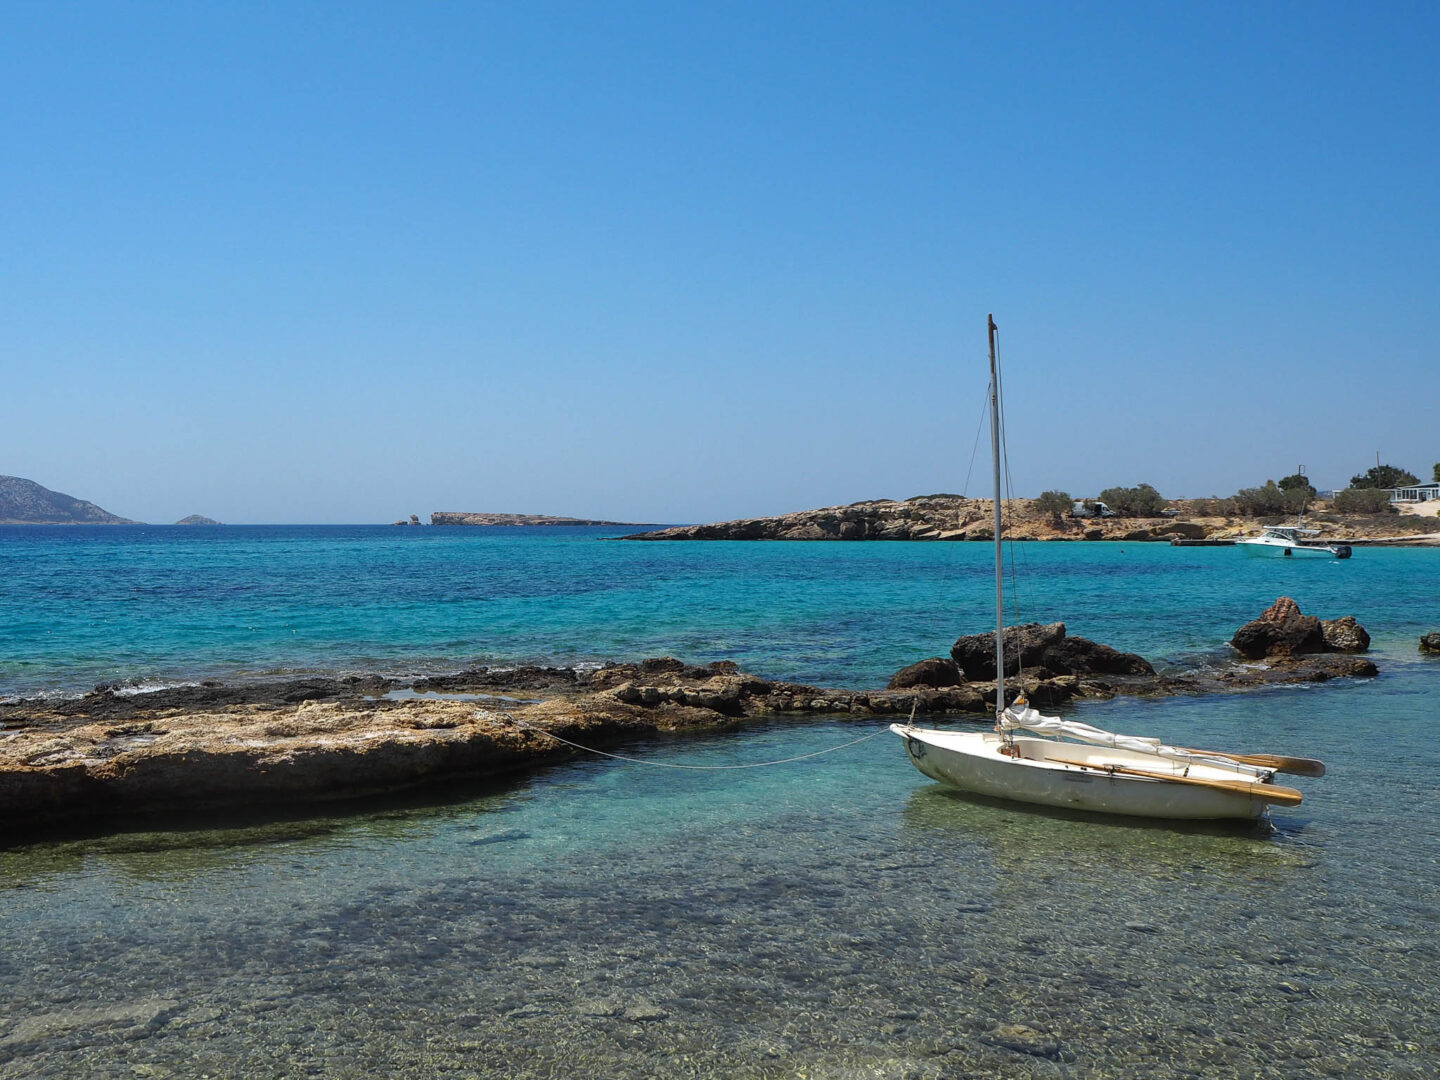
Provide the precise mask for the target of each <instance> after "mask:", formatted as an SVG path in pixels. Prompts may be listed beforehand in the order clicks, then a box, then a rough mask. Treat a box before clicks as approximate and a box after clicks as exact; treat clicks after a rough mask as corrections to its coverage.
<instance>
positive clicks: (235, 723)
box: [0, 598, 1377, 840]
mask: <svg viewBox="0 0 1440 1080" xmlns="http://www.w3.org/2000/svg"><path fill="white" fill-rule="evenodd" d="M1285 604H1286V602H1285V601H1284V598H1282V600H1281V601H1277V607H1276V608H1272V609H1271V611H1269V612H1267V613H1266V615H1264V616H1262V618H1261V619H1260V620H1257V623H1265V625H1266V626H1268V627H1269V628H1270V629H1269V630H1268V631H1265V633H1267V634H1268V637H1266V639H1265V642H1264V644H1263V645H1255V641H1257V640H1258V639H1257V638H1256V636H1255V635H1256V633H1259V632H1258V631H1257V632H1252V633H1251V634H1250V636H1249V637H1246V636H1245V634H1246V630H1245V628H1242V631H1241V632H1240V633H1238V634H1237V640H1239V641H1240V643H1242V644H1244V643H1246V642H1249V643H1250V644H1251V646H1252V647H1251V650H1250V651H1251V652H1252V653H1253V652H1254V651H1255V649H1256V648H1259V649H1260V654H1261V655H1263V656H1264V658H1265V659H1264V662H1263V663H1257V662H1254V661H1251V660H1229V661H1220V662H1217V663H1215V664H1213V665H1210V666H1206V667H1203V668H1196V669H1194V670H1187V671H1171V672H1158V673H1157V672H1156V671H1155V670H1154V668H1153V667H1152V666H1151V665H1150V664H1149V663H1148V662H1147V661H1145V660H1144V659H1143V658H1141V657H1138V656H1135V655H1134V654H1130V653H1120V652H1117V651H1116V650H1113V649H1110V648H1108V647H1107V646H1104V645H1098V644H1096V643H1094V642H1088V641H1086V640H1085V639H1083V638H1074V637H1069V636H1067V635H1066V634H1065V628H1064V626H1063V624H1060V623H1054V624H1050V625H1049V626H1043V627H1042V626H1035V625H1032V626H1026V627H1015V628H1013V633H1014V635H1015V637H1014V639H1013V641H1012V640H1011V637H1010V635H1011V633H1012V630H1010V629H1007V646H1011V647H1012V652H1011V655H1012V656H1013V657H1014V658H1015V661H1014V668H1013V670H1011V666H1010V665H1008V664H1007V689H1009V690H1011V691H1012V692H1013V691H1023V692H1025V693H1026V694H1027V695H1028V696H1029V697H1030V699H1031V700H1032V701H1034V702H1035V703H1037V704H1041V705H1046V706H1054V705H1058V704H1061V703H1063V702H1065V701H1068V700H1071V699H1074V698H1106V697H1113V696H1115V695H1117V694H1135V695H1152V696H1159V695H1170V694H1198V693H1214V692H1226V691H1235V690H1244V689H1249V688H1254V687H1263V686H1270V685H1275V684H1281V683H1299V682H1322V681H1326V680H1329V679H1334V678H1342V677H1368V676H1373V675H1375V674H1376V673H1377V672H1376V667H1375V665H1374V664H1373V663H1372V662H1371V661H1369V660H1367V659H1365V658H1364V657H1361V656H1358V655H1355V653H1356V652H1358V651H1360V650H1362V649H1363V647H1364V645H1363V644H1361V643H1360V638H1359V637H1358V636H1357V635H1356V634H1355V633H1354V630H1355V629H1356V628H1355V626H1354V622H1353V620H1349V622H1348V624H1347V623H1346V621H1345V620H1335V621H1334V622H1335V624H1337V625H1341V626H1342V627H1343V628H1344V629H1345V630H1346V632H1347V633H1348V635H1349V636H1348V637H1344V638H1343V641H1341V639H1340V638H1336V639H1335V640H1336V641H1340V642H1341V643H1340V644H1339V645H1332V644H1331V643H1327V640H1326V637H1325V632H1324V630H1323V629H1322V630H1321V632H1320V634H1319V636H1318V638H1317V637H1316V635H1315V633H1314V632H1313V631H1314V626H1312V621H1313V622H1314V624H1315V625H1320V624H1319V621H1318V620H1313V617H1309V616H1302V615H1300V614H1299V612H1298V609H1293V602H1289V606H1288V607H1287V606H1285ZM1292 609H1293V610H1292ZM1267 620H1268V622H1267ZM1250 625H1251V626H1254V624H1250ZM1327 625H1328V624H1327ZM1359 634H1360V635H1363V634H1364V630H1363V628H1359ZM987 639H988V640H987ZM1365 642H1366V643H1368V637H1367V638H1365ZM993 644H994V638H993V634H992V635H985V634H980V635H972V636H969V637H964V638H961V639H959V641H957V642H956V643H955V646H954V648H953V649H952V652H951V656H950V657H949V658H941V657H936V658H931V659H930V660H926V661H922V662H920V663H919V664H916V665H911V667H909V668H906V669H904V670H903V671H901V672H898V673H897V674H896V676H895V677H894V678H893V679H892V680H891V681H890V685H889V686H888V687H887V688H886V689H883V690H848V689H833V688H823V687H816V686H809V685H804V684H799V683H790V682H782V681H774V680H768V679H763V678H759V677H757V676H754V675H750V674H747V673H745V672H742V671H740V670H739V669H738V668H737V667H736V666H735V665H734V664H733V663H730V662H728V661H722V662H718V663H712V664H707V665H701V666H695V665H687V664H684V663H682V662H681V661H679V660H676V659H673V658H670V657H665V658H659V659H653V660H646V661H644V662H642V663H638V664H632V663H626V664H610V665H606V666H604V667H601V668H599V669H597V670H593V671H584V670H574V669H570V668H537V667H524V668H517V669H509V670H504V671H498V670H497V671H492V670H488V669H485V668H475V669H472V670H468V671H463V672H459V673H456V674H454V675H449V676H445V677H437V678H429V679H422V680H418V681H413V682H411V683H410V684H409V685H408V686H407V685H404V684H402V683H399V682H397V681H395V680H389V679H384V678H380V677H378V676H370V677H348V678H313V679H297V680H286V681H277V682H266V683H247V684H224V683H218V682H210V683H204V684H201V685H197V686H185V687H176V688H172V689H166V690H159V691H154V692H151V693H139V694H126V693H123V692H117V690H116V689H115V688H113V687H98V688H96V690H94V691H93V692H91V693H89V694H87V695H85V696H84V697H80V698H76V699H72V700H68V701H49V702H47V701H20V702H11V703H7V704H0V820H4V821H5V822H6V823H7V825H8V827H9V828H8V835H9V836H10V838H11V839H12V840H23V838H24V835H25V833H26V831H27V830H31V831H33V830H34V829H35V828H37V827H41V826H46V825H50V824H54V823H73V822H79V821H90V822H100V823H109V822H113V821H117V820H119V819H123V818H125V817H128V816H133V815H142V814H156V813H160V814H170V813H181V812H190V811H193V810H197V809H215V808H231V807H245V806H265V807H277V806H281V805H296V804H306V803H316V802H323V801H332V800H340V799H351V798H357V797H363V796H370V795H378V794H383V793H388V792H394V791H398V790H402V789H406V788H414V787H418V786H422V785H426V784H433V783H438V782H443V781H449V780H458V779H465V780H485V779H493V778H500V777H504V776H507V775H510V774H515V773H521V772H525V771H529V770H533V769H535V768H539V767H542V766H545V765H547V764H550V763H553V762H557V761H561V760H565V759H568V758H570V757H573V756H574V755H575V754H576V753H577V752H578V751H576V750H575V749H573V748H572V747H570V746H568V745H566V744H565V743H562V742H558V741H556V740H555V739H552V738H550V737H549V736H548V735H547V734H546V733H547V732H548V733H551V734H553V735H555V736H558V737H559V738H560V739H564V740H567V741H568V742H573V743H579V744H581V745H583V746H586V747H594V748H597V749H604V748H607V747H614V746H617V745H620V744H623V743H626V742H633V741H635V740H643V739H647V738H653V737H656V736H660V735H664V734H668V733H684V732H713V731H717V730H726V729H740V728H743V727H745V726H746V725H747V724H752V723H759V722H763V723H771V722H773V721H774V720H775V719H776V718H784V717H804V716H814V715H843V716H845V717H847V718H850V719H855V720H874V719H880V718H887V719H888V718H892V717H897V716H904V715H907V714H909V713H910V712H911V711H912V710H913V711H914V712H915V713H916V714H917V715H925V716H936V715H945V716H949V717H952V718H958V719H974V720H976V721H979V722H988V717H989V715H990V712H991V710H992V709H993V703H994V700H995V672H994V663H993ZM1337 648H1343V649H1345V650H1347V651H1335V650H1336V649H1337ZM1307 650H1317V651H1307ZM1318 650H1323V651H1318ZM987 652H988V653H989V655H990V656H991V657H992V659H991V660H990V664H989V669H988V671H987V670H986V669H985V659H984V658H985V656H986V654H987ZM1011 696H1012V695H1011V694H1007V699H1008V698H1010V697H1011Z"/></svg>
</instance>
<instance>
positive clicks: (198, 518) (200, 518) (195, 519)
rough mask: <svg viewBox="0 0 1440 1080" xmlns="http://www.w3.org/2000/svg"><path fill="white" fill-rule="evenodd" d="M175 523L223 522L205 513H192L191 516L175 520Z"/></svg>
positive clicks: (208, 523)
mask: <svg viewBox="0 0 1440 1080" xmlns="http://www.w3.org/2000/svg"><path fill="white" fill-rule="evenodd" d="M175 524H176V525H219V524H221V522H218V521H216V520H215V519H214V518H208V517H206V516H205V515H204V514H191V515H190V516H189V517H183V518H181V519H180V520H179V521H177V522H175Z"/></svg>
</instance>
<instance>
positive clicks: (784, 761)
mask: <svg viewBox="0 0 1440 1080" xmlns="http://www.w3.org/2000/svg"><path fill="white" fill-rule="evenodd" d="M509 719H510V720H511V722H513V723H515V724H518V725H519V726H520V727H525V728H529V729H530V730H531V731H538V732H539V733H540V734H541V735H544V736H545V737H546V738H549V739H554V740H555V741H556V742H558V743H564V744H565V745H566V746H573V747H574V748H575V749H576V750H584V751H585V752H586V753H587V754H599V755H600V756H601V757H608V758H614V759H615V760H616V761H628V762H631V763H632V764H635V765H654V766H655V767H656V768H659V769H694V770H696V771H698V772H718V771H721V770H724V769H763V768H766V767H768V766H771V765H789V764H790V763H791V762H795V761H804V760H805V759H806V758H814V757H820V756H821V755H822V754H833V753H834V752H835V751H836V750H844V749H845V748H846V747H847V746H856V745H858V744H860V743H862V742H867V741H868V740H870V739H873V738H875V737H876V736H877V735H883V734H885V732H887V731H889V730H890V728H889V726H888V725H886V726H885V727H882V728H881V729H880V730H879V731H872V732H871V733H870V734H869V735H862V736H860V738H858V739H851V740H850V741H849V742H844V743H841V744H840V745H839V746H828V747H826V748H825V749H824V750H814V751H812V752H810V753H808V754H796V755H795V756H794V757H788V758H779V759H777V760H775V761H752V762H749V763H748V764H744V765H680V764H678V763H676V762H673V761H652V760H650V759H649V758H637V757H626V756H625V755H624V754H612V753H610V752H609V751H607V750H596V749H595V748H594V747H593V746H581V745H580V744H579V743H577V742H571V741H570V740H569V739H562V738H561V737H560V736H559V735H555V734H552V733H551V732H548V731H546V730H545V729H544V728H541V727H536V726H535V725H534V724H532V723H530V722H529V721H528V720H520V719H517V718H516V717H513V716H512V717H510V718H509Z"/></svg>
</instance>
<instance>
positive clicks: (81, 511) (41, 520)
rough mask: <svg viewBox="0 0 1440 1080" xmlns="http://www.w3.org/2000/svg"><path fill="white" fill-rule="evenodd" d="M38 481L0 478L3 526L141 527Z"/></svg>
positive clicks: (135, 522)
mask: <svg viewBox="0 0 1440 1080" xmlns="http://www.w3.org/2000/svg"><path fill="white" fill-rule="evenodd" d="M138 524H140V523H139V522H138V521H131V520H130V519H129V518H122V517H117V516H116V515H115V514H112V513H110V511H108V510H102V509H101V508H100V507H98V506H96V505H95V504H94V503H92V502H86V501H85V500H84V499H77V498H75V496H73V495H66V494H64V493H62V492H59V491H51V490H50V489H49V488H47V487H42V486H40V485H39V484H37V483H35V481H34V480H26V479H25V478H23V477H20V476H0V525H138Z"/></svg>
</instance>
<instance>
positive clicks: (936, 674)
mask: <svg viewBox="0 0 1440 1080" xmlns="http://www.w3.org/2000/svg"><path fill="white" fill-rule="evenodd" d="M990 666H991V668H994V666H995V665H994V664H993V663H992V664H991V665H990ZM991 677H992V678H993V677H994V676H993V675H992V676H991ZM964 681H965V679H964V674H963V673H962V672H961V671H960V666H959V665H958V664H956V663H955V661H954V660H951V659H948V658H946V657H943V656H932V657H930V658H929V659H928V660H921V661H920V662H919V663H918V664H911V665H910V666H909V667H906V668H901V669H900V670H899V671H897V672H896V673H895V674H894V675H892V676H890V681H889V682H888V683H887V684H886V687H885V688H886V689H887V690H908V689H910V688H911V687H912V686H932V687H934V686H958V685H959V684H960V683H962V682H964Z"/></svg>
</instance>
